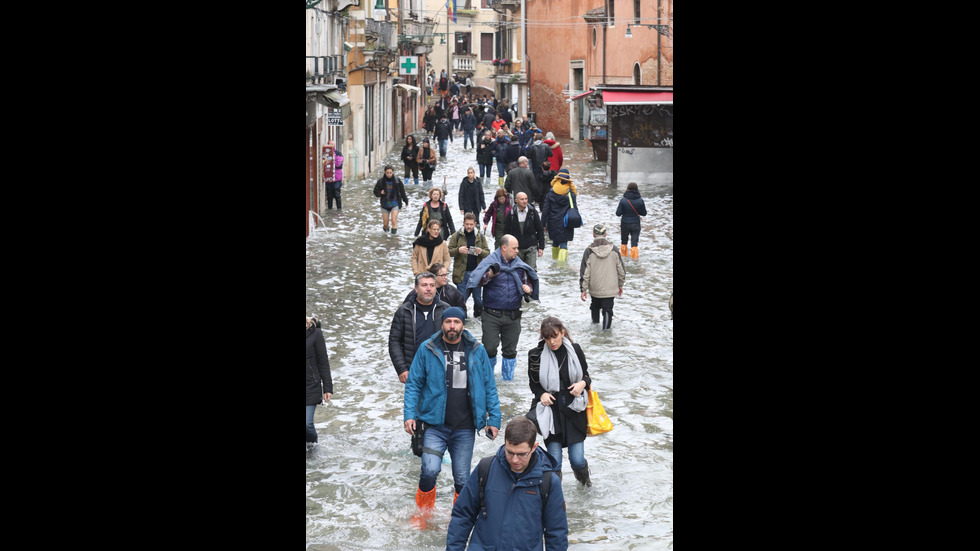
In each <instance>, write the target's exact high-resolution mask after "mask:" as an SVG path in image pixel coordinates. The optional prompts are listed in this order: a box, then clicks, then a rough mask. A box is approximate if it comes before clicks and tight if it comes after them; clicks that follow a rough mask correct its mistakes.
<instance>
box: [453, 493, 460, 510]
mask: <svg viewBox="0 0 980 551" xmlns="http://www.w3.org/2000/svg"><path fill="white" fill-rule="evenodd" d="M457 499H459V492H456V495H455V496H453V507H455V506H456V500H457Z"/></svg>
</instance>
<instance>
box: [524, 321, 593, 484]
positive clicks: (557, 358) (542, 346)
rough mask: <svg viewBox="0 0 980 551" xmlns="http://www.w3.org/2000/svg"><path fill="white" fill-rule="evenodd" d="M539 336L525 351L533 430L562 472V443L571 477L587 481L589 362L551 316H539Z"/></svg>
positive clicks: (590, 385) (560, 323)
mask: <svg viewBox="0 0 980 551" xmlns="http://www.w3.org/2000/svg"><path fill="white" fill-rule="evenodd" d="M540 336H541V340H540V341H539V342H538V345H537V346H536V347H534V348H532V349H531V350H530V351H528V353H527V374H528V377H527V378H528V384H529V385H530V387H531V392H532V393H533V394H534V399H533V400H532V402H531V411H530V412H529V413H532V412H533V416H534V417H535V418H536V424H537V425H538V432H539V433H541V434H542V435H543V436H544V443H545V447H546V448H547V451H548V455H550V456H551V457H552V459H554V461H555V465H556V468H555V470H556V471H558V472H559V473H560V472H561V459H562V457H561V456H562V453H561V450H562V448H568V462H569V463H571V465H572V472H573V473H575V478H576V479H577V480H578V481H579V482H581V483H582V484H584V485H586V486H591V485H592V481H591V480H590V479H589V463H588V462H587V461H586V460H585V437H586V435H587V431H588V424H589V423H588V418H587V415H586V412H585V408H586V405H587V403H588V394H587V391H588V390H590V389H591V388H592V379H591V378H590V377H589V364H587V363H586V361H585V353H584V352H582V347H581V346H579V345H578V344H576V343H573V342H572V339H571V337H570V336H569V334H568V329H566V328H565V325H564V324H563V323H562V322H561V320H559V319H558V318H556V317H553V316H549V317H546V318H545V319H544V320H542V321H541V335H540Z"/></svg>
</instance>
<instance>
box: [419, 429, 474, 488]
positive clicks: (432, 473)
mask: <svg viewBox="0 0 980 551" xmlns="http://www.w3.org/2000/svg"><path fill="white" fill-rule="evenodd" d="M475 441H476V431H475V430H473V429H459V430H449V429H447V428H445V427H443V426H441V425H439V426H431V425H430V426H429V427H428V428H427V429H426V430H425V437H424V438H423V439H422V472H421V474H420V475H419V489H420V490H422V491H423V492H428V491H430V490H432V489H433V488H435V487H436V479H437V478H439V473H440V472H441V471H442V456H443V454H445V452H446V450H447V449H448V450H449V457H450V459H452V464H453V484H454V486H455V487H456V493H459V491H460V490H462V489H463V486H464V485H465V484H466V481H467V480H469V477H470V463H471V462H472V461H473V444H474V442H475ZM430 450H431V451H430ZM432 452H436V453H437V454H438V455H435V454H433V453H432Z"/></svg>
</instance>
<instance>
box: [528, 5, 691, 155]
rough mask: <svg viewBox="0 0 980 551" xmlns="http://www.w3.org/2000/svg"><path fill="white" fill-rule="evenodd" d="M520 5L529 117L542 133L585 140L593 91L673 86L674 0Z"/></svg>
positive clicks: (593, 121) (591, 122)
mask: <svg viewBox="0 0 980 551" xmlns="http://www.w3.org/2000/svg"><path fill="white" fill-rule="evenodd" d="M525 1H526V7H525V9H526V11H527V20H528V21H531V22H532V23H531V24H530V25H528V33H529V35H530V36H531V38H530V39H529V40H528V42H527V56H528V59H529V60H530V63H529V66H528V80H529V81H530V83H531V84H530V89H529V92H530V97H531V107H532V109H531V110H532V111H534V112H536V117H537V119H538V121H539V122H538V124H539V125H540V126H541V127H542V128H548V129H550V130H552V131H553V132H555V134H556V135H561V136H569V137H570V138H571V139H573V140H580V139H589V138H590V137H591V135H592V131H593V128H594V127H595V126H596V122H597V121H596V116H597V113H596V111H597V109H595V105H596V103H595V101H596V97H595V95H594V94H591V93H589V92H590V91H591V90H594V89H595V88H596V86H599V85H645V86H670V87H672V86H673V84H674V64H673V59H674V49H673V44H674V25H673V19H674V2H673V0H525ZM537 60H540V61H537ZM590 102H591V103H590ZM603 124H604V123H603Z"/></svg>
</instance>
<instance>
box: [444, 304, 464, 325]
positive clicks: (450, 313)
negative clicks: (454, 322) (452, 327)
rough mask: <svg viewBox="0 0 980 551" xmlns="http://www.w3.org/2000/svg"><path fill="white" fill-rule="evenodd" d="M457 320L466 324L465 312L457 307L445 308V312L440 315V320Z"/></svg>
mask: <svg viewBox="0 0 980 551" xmlns="http://www.w3.org/2000/svg"><path fill="white" fill-rule="evenodd" d="M448 318H457V319H461V320H463V323H466V310H463V309H462V308H460V307H459V306H450V307H449V308H446V311H445V312H443V313H442V319H448Z"/></svg>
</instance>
